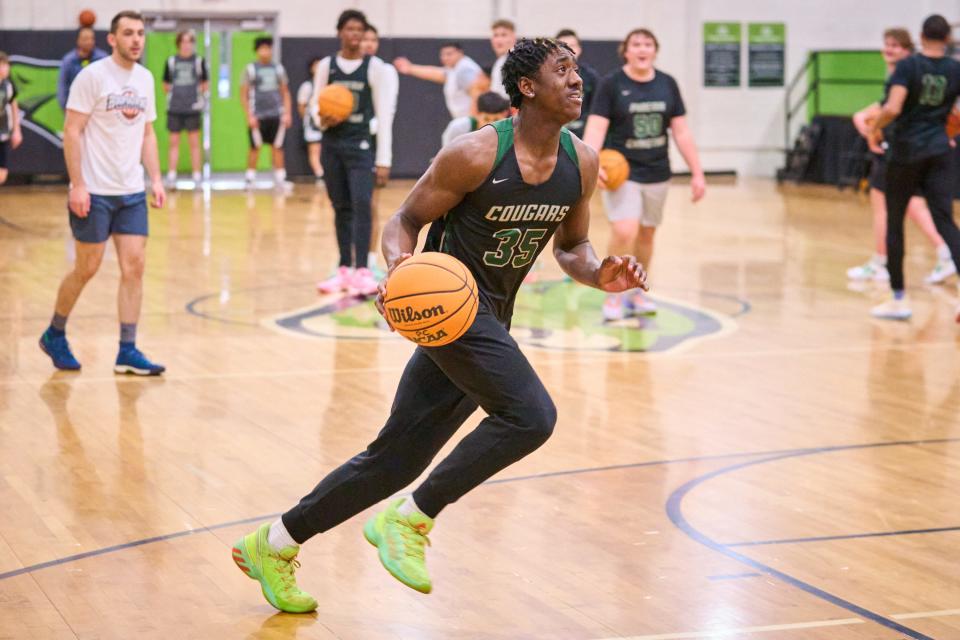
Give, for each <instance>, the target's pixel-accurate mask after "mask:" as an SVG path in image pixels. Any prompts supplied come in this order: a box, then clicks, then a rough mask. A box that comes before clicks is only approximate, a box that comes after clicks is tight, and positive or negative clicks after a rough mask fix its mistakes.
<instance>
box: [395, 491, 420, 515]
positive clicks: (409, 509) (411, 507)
mask: <svg viewBox="0 0 960 640" xmlns="http://www.w3.org/2000/svg"><path fill="white" fill-rule="evenodd" d="M414 511H416V512H417V513H419V514H420V515H422V516H424V515H427V514H425V513H424V512H423V511H420V507H418V506H417V503H416V502H414V501H413V496H410V497H409V498H405V499H404V501H403V502H401V503H400V506H399V507H397V513H399V514H400V515H402V516H409V515H410V514H411V513H413V512H414Z"/></svg>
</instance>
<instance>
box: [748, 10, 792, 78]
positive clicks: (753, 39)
mask: <svg viewBox="0 0 960 640" xmlns="http://www.w3.org/2000/svg"><path fill="white" fill-rule="evenodd" d="M747 39H748V42H749V48H748V53H749V56H748V57H749V62H748V64H747V67H748V69H749V81H748V82H749V86H751V87H782V86H783V76H784V64H785V50H786V43H787V28H786V25H784V24H783V23H782V22H751V23H750V24H749V25H748V26H747Z"/></svg>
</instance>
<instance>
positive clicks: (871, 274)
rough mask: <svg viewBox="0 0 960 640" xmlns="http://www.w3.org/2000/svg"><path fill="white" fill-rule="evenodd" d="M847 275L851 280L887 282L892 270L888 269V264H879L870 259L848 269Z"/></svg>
mask: <svg viewBox="0 0 960 640" xmlns="http://www.w3.org/2000/svg"><path fill="white" fill-rule="evenodd" d="M847 277H848V278H850V279H851V280H874V281H877V282H887V281H889V280H890V272H889V271H887V267H886V265H882V264H878V263H876V262H874V261H873V260H870V261H869V262H866V263H865V264H861V265H859V266H856V267H850V268H849V269H847Z"/></svg>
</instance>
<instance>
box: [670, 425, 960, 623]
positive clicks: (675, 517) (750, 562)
mask: <svg viewBox="0 0 960 640" xmlns="http://www.w3.org/2000/svg"><path fill="white" fill-rule="evenodd" d="M957 440H958V438H938V439H933V440H912V441H908V440H903V441H897V442H878V443H872V444H861V445H843V446H836V447H819V448H814V449H808V450H806V451H798V452H788V453H782V454H778V455H773V456H769V457H765V458H761V459H759V460H748V461H746V462H740V463H737V464H734V465H730V466H727V467H722V468H720V469H717V470H715V471H711V472H710V473H706V474H704V475H702V476H699V477H697V478H694V479H693V480H690V481H688V482H686V483H684V484H683V485H682V486H680V487H679V488H678V489H676V490H675V491H674V492H673V493H671V494H670V497H669V498H668V499H667V504H666V511H667V517H669V518H670V521H671V522H673V524H674V526H676V527H677V528H678V529H680V530H681V531H683V532H684V533H685V534H687V536H688V537H690V538H691V539H693V540H695V541H697V542H699V543H700V544H702V545H703V546H705V547H707V548H708V549H712V550H713V551H716V552H718V553H721V554H723V555H725V556H727V557H728V558H731V559H733V560H736V561H738V562H741V563H743V564H745V565H747V566H749V567H752V568H753V569H756V570H757V571H761V572H763V573H766V574H768V575H771V576H773V577H775V578H778V579H779V580H781V581H782V582H784V583H786V584H788V585H791V586H793V587H796V588H798V589H800V590H801V591H804V592H806V593H808V594H810V595H812V596H814V597H816V598H820V599H821V600H825V601H826V602H829V603H831V604H833V605H835V606H838V607H840V608H842V609H846V610H847V611H850V612H851V613H854V614H856V615H858V616H860V617H861V618H865V619H867V620H870V621H872V622H875V623H877V624H879V625H882V626H884V627H887V628H888V629H893V630H894V631H896V632H898V633H902V634H904V635H906V636H907V637H909V638H914V639H915V640H935V639H934V638H931V637H930V636H927V635H925V634H923V633H921V632H919V631H917V630H915V629H911V628H910V627H906V626H904V625H902V624H900V623H899V622H897V621H895V620H892V619H890V618H887V617H885V616H883V615H881V614H879V613H876V612H874V611H870V610H869V609H866V608H864V607H861V606H860V605H858V604H854V603H853V602H850V601H849V600H844V599H843V598H841V597H839V596H836V595H834V594H832V593H829V592H827V591H824V590H823V589H820V588H819V587H815V586H814V585H812V584H810V583H808V582H804V581H803V580H800V579H798V578H795V577H793V576H791V575H789V574H787V573H784V572H783V571H779V570H777V569H774V568H773V567H771V566H769V565H767V564H764V563H762V562H759V561H758V560H754V559H753V558H750V557H748V556H745V555H743V554H742V553H739V552H737V551H734V550H733V549H731V548H730V547H729V546H727V545H724V544H721V543H719V542H717V541H716V540H713V539H712V538H709V537H708V536H707V535H706V534H704V533H702V532H701V531H699V530H698V529H696V528H694V527H693V525H691V524H690V522H689V521H688V520H687V518H686V516H684V514H683V499H684V498H685V497H686V496H687V494H688V493H690V491H692V490H693V489H695V488H696V487H698V486H700V485H701V484H703V483H705V482H708V481H710V480H713V479H714V478H717V477H719V476H722V475H725V474H728V473H731V472H733V471H739V470H740V469H745V468H747V467H752V466H755V465H758V464H766V463H768V462H775V461H778V460H785V459H787V458H795V457H799V456H809V455H818V454H822V453H833V452H836V451H850V450H856V449H873V448H880V447H896V446H909V445H912V446H916V445H925V444H944V443H948V442H956V441H957Z"/></svg>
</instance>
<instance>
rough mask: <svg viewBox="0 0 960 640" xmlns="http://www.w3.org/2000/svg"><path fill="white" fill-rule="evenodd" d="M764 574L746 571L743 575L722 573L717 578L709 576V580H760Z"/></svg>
mask: <svg viewBox="0 0 960 640" xmlns="http://www.w3.org/2000/svg"><path fill="white" fill-rule="evenodd" d="M762 575H763V574H762V573H757V572H756V571H745V572H743V573H722V574H719V575H715V576H707V580H737V579H739V578H759V577H760V576H762Z"/></svg>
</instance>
